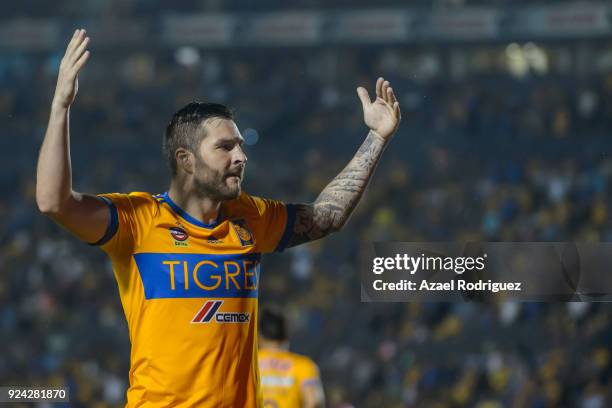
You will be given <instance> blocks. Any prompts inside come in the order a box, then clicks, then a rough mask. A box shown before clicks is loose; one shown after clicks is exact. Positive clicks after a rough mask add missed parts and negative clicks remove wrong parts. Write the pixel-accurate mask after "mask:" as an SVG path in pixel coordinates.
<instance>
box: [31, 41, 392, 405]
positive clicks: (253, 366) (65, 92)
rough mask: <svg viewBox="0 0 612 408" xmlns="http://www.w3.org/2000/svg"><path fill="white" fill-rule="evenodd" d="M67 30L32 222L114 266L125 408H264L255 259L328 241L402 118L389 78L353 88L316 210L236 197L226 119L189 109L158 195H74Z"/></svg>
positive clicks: (232, 130)
mask: <svg viewBox="0 0 612 408" xmlns="http://www.w3.org/2000/svg"><path fill="white" fill-rule="evenodd" d="M88 43H89V37H87V35H86V33H85V30H76V31H75V33H74V35H73V37H72V39H71V40H70V42H69V44H68V46H67V49H66V53H65V55H64V57H63V58H62V61H61V64H60V68H59V74H58V81H57V87H56V89H55V94H54V97H53V101H52V104H51V113H50V118H49V124H48V127H47V132H46V134H45V139H44V141H43V144H42V147H41V150H40V156H39V159H38V167H37V181H36V201H37V204H38V208H39V209H40V211H41V212H43V213H44V214H46V215H48V216H49V217H51V218H52V219H53V220H54V221H55V222H57V223H58V224H60V225H61V226H63V227H64V228H65V229H67V230H68V231H70V232H71V233H72V234H74V235H75V236H76V237H77V238H79V239H80V240H82V241H85V242H87V243H91V244H95V245H99V246H100V247H101V248H102V250H103V251H105V252H106V253H107V254H108V256H109V257H110V259H111V261H112V265H113V270H114V274H115V278H116V280H117V284H118V287H119V295H120V298H121V303H122V306H123V310H124V313H125V316H126V319H127V323H128V328H129V337H130V341H131V346H132V348H131V358H130V372H129V382H130V386H129V389H128V391H127V406H128V407H137V406H138V407H167V406H180V407H221V406H223V407H254V406H261V405H262V403H263V402H262V398H261V391H260V385H259V374H258V366H257V350H256V340H257V337H256V336H257V288H258V278H259V271H260V264H259V262H260V256H261V254H262V253H264V252H272V251H275V250H276V251H281V250H283V249H284V248H288V247H292V246H295V245H299V244H302V243H304V242H309V241H312V240H315V239H319V238H322V237H324V236H326V235H328V234H330V233H332V232H334V231H338V230H340V229H341V228H342V226H343V225H344V224H345V223H346V221H347V220H348V218H349V216H350V214H351V212H352V211H353V209H354V208H355V206H356V205H357V203H358V202H359V199H360V198H361V196H362V194H363V192H364V190H365V188H366V185H367V184H368V181H369V180H370V178H371V176H372V173H373V172H374V169H375V167H376V164H377V163H378V161H379V159H380V157H381V155H382V152H383V150H384V149H385V147H386V146H387V144H388V143H389V141H390V140H391V137H392V135H393V134H394V133H395V131H396V129H397V127H398V125H399V122H400V110H399V104H398V103H397V101H396V98H395V95H394V93H393V90H392V89H391V87H390V86H389V83H388V82H387V81H384V80H383V79H382V78H379V79H378V81H377V83H376V96H377V97H376V100H375V101H374V102H372V101H371V100H370V97H369V96H368V93H367V91H366V90H365V89H364V88H358V89H357V92H358V95H359V98H360V99H361V103H362V106H363V117H364V120H365V123H366V125H367V126H368V128H369V132H368V134H367V136H366V138H365V141H364V142H363V144H362V145H361V147H360V148H359V150H358V151H357V153H356V154H355V156H354V157H353V159H352V160H351V161H350V162H349V163H348V165H347V166H346V167H345V168H344V170H342V171H341V172H340V174H338V176H337V177H336V178H335V179H334V180H333V181H332V182H331V183H330V184H329V185H328V186H327V187H325V189H324V190H323V191H322V192H321V193H320V194H319V196H318V197H317V199H316V200H315V201H314V202H313V203H308V204H285V203H282V202H279V201H275V200H269V199H262V198H258V197H254V196H251V195H249V194H247V193H245V192H243V191H242V189H241V182H242V179H243V175H244V170H245V166H246V163H247V157H246V155H245V154H244V151H243V150H242V143H243V138H242V136H241V135H240V132H239V131H238V128H237V126H236V124H235V122H234V118H233V116H232V113H231V111H230V110H229V109H228V108H226V107H225V106H223V105H219V104H213V103H195V102H194V103H190V104H188V105H187V106H185V107H183V108H182V109H180V110H179V111H178V112H176V113H175V114H174V116H173V117H172V120H171V121H170V123H169V125H168V127H167V129H166V132H165V137H164V152H165V154H166V157H167V161H168V165H169V167H170V170H171V175H172V179H171V183H170V186H169V188H168V191H167V192H165V193H162V194H158V195H153V194H149V193H143V192H136V193H129V194H119V193H114V194H101V195H91V194H84V193H80V192H77V191H75V190H74V189H73V187H72V174H71V173H72V170H71V164H70V148H69V145H70V143H69V141H70V139H69V126H68V125H69V113H70V106H71V105H72V103H73V102H74V100H75V97H76V94H77V89H78V86H77V84H78V82H77V75H78V73H79V71H80V70H81V69H82V68H83V66H84V65H85V63H86V62H87V60H88V59H89V56H90V53H89V51H87V45H88Z"/></svg>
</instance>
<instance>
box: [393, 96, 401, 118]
mask: <svg viewBox="0 0 612 408" xmlns="http://www.w3.org/2000/svg"><path fill="white" fill-rule="evenodd" d="M393 113H395V117H396V118H397V120H400V119H401V118H402V112H400V107H399V102H397V101H396V102H394V103H393Z"/></svg>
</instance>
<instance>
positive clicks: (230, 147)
mask: <svg viewBox="0 0 612 408" xmlns="http://www.w3.org/2000/svg"><path fill="white" fill-rule="evenodd" d="M221 148H222V149H223V150H227V151H228V152H229V151H230V150H232V149H233V148H234V146H232V145H222V146H221Z"/></svg>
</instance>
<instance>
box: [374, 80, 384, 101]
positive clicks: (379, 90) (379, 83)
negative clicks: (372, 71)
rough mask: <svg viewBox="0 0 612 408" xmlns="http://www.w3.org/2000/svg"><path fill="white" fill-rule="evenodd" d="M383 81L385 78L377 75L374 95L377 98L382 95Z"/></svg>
mask: <svg viewBox="0 0 612 408" xmlns="http://www.w3.org/2000/svg"><path fill="white" fill-rule="evenodd" d="M384 81H385V80H384V79H383V77H378V79H377V80H376V97H377V98H382V97H383V94H382V86H383V82H384Z"/></svg>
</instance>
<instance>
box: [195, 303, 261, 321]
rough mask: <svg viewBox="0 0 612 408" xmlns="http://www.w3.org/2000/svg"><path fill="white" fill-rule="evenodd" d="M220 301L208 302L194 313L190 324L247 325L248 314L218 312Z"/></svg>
mask: <svg viewBox="0 0 612 408" xmlns="http://www.w3.org/2000/svg"><path fill="white" fill-rule="evenodd" d="M222 304H223V301H222V300H209V301H207V302H206V303H204V306H202V308H201V309H200V310H199V311H198V313H196V315H195V317H194V318H193V320H192V321H191V323H210V322H211V321H215V322H217V323H248V322H249V321H250V320H251V316H250V314H249V313H238V312H220V311H219V308H221V305H222Z"/></svg>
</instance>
